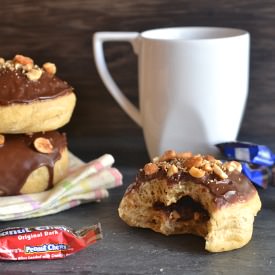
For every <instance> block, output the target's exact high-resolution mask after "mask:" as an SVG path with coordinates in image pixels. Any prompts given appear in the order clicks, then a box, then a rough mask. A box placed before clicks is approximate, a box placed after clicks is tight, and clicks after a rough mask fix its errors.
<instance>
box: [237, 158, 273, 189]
mask: <svg viewBox="0 0 275 275" xmlns="http://www.w3.org/2000/svg"><path fill="white" fill-rule="evenodd" d="M242 173H243V174H245V175H246V176H247V177H248V178H249V179H250V180H251V181H252V182H253V183H254V184H255V185H257V186H259V187H262V188H267V186H268V183H269V182H270V180H271V179H272V171H271V169H270V168H269V167H266V166H258V165H255V164H249V163H246V162H242Z"/></svg>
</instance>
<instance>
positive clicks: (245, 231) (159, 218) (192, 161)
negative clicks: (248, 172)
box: [118, 150, 261, 252]
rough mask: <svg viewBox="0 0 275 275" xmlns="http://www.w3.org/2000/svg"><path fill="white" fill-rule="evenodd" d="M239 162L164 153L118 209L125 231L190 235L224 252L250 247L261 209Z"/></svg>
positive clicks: (210, 248)
mask: <svg viewBox="0 0 275 275" xmlns="http://www.w3.org/2000/svg"><path fill="white" fill-rule="evenodd" d="M240 171H241V165H240V164H239V163H237V162H227V163H224V164H222V163H221V162H220V161H218V160H216V159H215V158H214V157H212V156H201V155H195V156H193V155H191V154H190V153H176V152H175V151H172V150H171V151H167V152H165V154H164V155H163V156H161V157H160V158H158V159H155V161H154V162H153V163H148V164H146V165H145V166H144V168H143V169H141V170H140V172H139V173H138V175H137V178H136V181H135V182H134V183H133V184H131V185H130V186H129V187H128V189H127V191H126V193H125V195H124V197H123V198H122V200H121V203H120V206H119V209H118V211H119V216H120V217H121V219H122V220H124V221H125V222H126V223H127V224H128V225H130V226H135V227H143V228H150V229H152V230H154V231H156V232H160V233H162V234H165V235H172V234H185V233H189V234H194V235H198V236H201V237H203V238H205V240H206V244H205V249H206V250H208V251H210V252H222V251H228V250H232V249H237V248H240V247H242V246H244V245H245V244H247V243H248V242H249V240H250V239H251V237H252V232H253V222H254V216H256V215H257V212H258V211H259V210H260V208H261V201H260V198H259V196H258V193H257V190H256V189H255V187H254V186H253V185H252V184H251V183H250V181H249V180H248V179H247V178H246V177H245V176H244V175H243V174H242V173H241V172H240Z"/></svg>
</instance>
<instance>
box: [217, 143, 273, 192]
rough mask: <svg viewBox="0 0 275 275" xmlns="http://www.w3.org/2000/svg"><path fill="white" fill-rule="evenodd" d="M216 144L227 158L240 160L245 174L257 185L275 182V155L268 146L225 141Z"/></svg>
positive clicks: (264, 185) (263, 186)
mask: <svg viewBox="0 0 275 275" xmlns="http://www.w3.org/2000/svg"><path fill="white" fill-rule="evenodd" d="M216 146H217V147H218V148H219V149H220V151H221V152H222V153H223V154H224V156H225V157H226V158H227V159H229V160H236V161H239V162H240V163H241V164H242V172H243V174H245V175H246V176H247V177H248V178H249V179H250V181H251V182H252V183H254V184H255V185H256V186H258V187H262V188H266V187H267V185H268V183H270V182H271V183H273V181H274V176H275V169H274V161H275V155H274V154H273V153H272V151H271V150H270V149H269V148H268V147H267V146H265V145H257V144H254V143H248V142H225V143H219V144H217V145H216ZM272 167H273V168H272Z"/></svg>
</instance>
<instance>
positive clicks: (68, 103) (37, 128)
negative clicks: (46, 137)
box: [0, 91, 76, 134]
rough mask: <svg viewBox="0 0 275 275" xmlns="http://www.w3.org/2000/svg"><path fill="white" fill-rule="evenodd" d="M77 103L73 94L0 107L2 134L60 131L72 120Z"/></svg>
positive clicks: (0, 129)
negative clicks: (59, 129)
mask: <svg viewBox="0 0 275 275" xmlns="http://www.w3.org/2000/svg"><path fill="white" fill-rule="evenodd" d="M0 93H1V91H0ZM75 103H76V96H75V94H74V93H73V92H71V93H68V94H65V95H63V96H59V97H56V98H53V99H48V100H43V101H40V100H39V101H34V102H32V103H27V104H25V103H20V104H18V103H13V104H11V105H7V106H1V105H0V121H1V123H0V133H5V134H18V133H36V132H42V131H43V132H46V131H51V130H55V129H58V128H60V127H62V126H64V125H65V124H67V123H68V122H69V120H70V119H71V115H72V112H73V109H74V107H75Z"/></svg>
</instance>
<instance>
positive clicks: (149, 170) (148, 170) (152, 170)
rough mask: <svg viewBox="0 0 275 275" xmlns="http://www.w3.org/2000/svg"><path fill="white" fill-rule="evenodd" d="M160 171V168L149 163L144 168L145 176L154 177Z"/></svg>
mask: <svg viewBox="0 0 275 275" xmlns="http://www.w3.org/2000/svg"><path fill="white" fill-rule="evenodd" d="M158 170H159V168H158V166H157V165H156V164H155V163H151V162H150V163H147V164H145V166H144V172H145V175H153V174H155V173H156V172H157V171H158Z"/></svg>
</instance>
